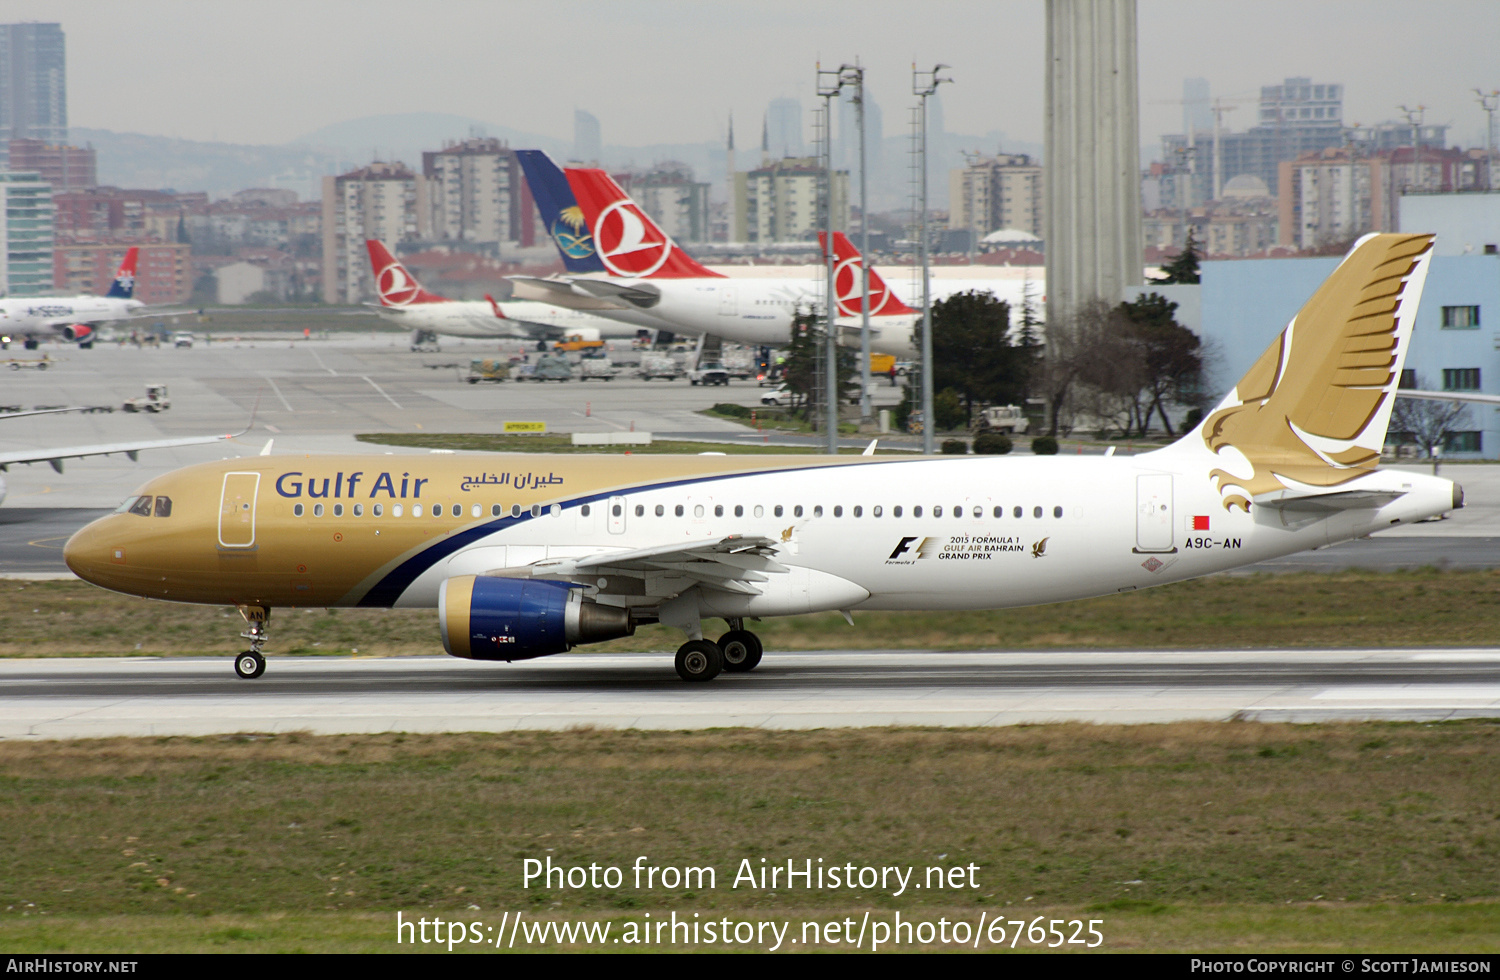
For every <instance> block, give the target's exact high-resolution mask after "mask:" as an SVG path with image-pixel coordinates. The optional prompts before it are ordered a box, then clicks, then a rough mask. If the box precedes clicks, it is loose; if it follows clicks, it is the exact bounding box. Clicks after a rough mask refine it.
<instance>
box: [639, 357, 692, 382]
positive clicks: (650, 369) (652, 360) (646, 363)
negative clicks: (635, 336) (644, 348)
mask: <svg viewBox="0 0 1500 980" xmlns="http://www.w3.org/2000/svg"><path fill="white" fill-rule="evenodd" d="M638 371H639V373H640V376H641V377H642V378H643V379H645V380H647V381H650V380H651V379H653V378H664V379H666V380H667V381H676V380H677V379H678V378H680V377H682V376H683V374H684V373H685V372H684V371H683V370H682V362H681V361H679V360H677V358H675V357H672V356H671V355H670V354H642V355H641V366H640V368H638Z"/></svg>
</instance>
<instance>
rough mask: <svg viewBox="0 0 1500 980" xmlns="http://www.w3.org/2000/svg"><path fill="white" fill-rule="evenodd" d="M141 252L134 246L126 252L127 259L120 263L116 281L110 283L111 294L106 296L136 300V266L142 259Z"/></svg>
mask: <svg viewBox="0 0 1500 980" xmlns="http://www.w3.org/2000/svg"><path fill="white" fill-rule="evenodd" d="M140 254H141V250H140V249H139V248H138V247H137V246H135V245H132V246H130V248H129V249H128V250H127V251H126V252H125V258H124V260H123V261H122V262H121V263H120V268H119V269H117V270H116V271H115V281H114V282H112V283H110V286H109V292H107V293H105V294H104V295H105V296H107V297H109V298H110V299H134V298H135V266H136V262H137V261H139V259H140Z"/></svg>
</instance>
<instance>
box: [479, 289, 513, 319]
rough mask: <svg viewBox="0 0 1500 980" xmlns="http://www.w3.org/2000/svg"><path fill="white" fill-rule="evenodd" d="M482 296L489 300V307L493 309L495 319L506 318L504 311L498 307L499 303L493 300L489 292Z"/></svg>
mask: <svg viewBox="0 0 1500 980" xmlns="http://www.w3.org/2000/svg"><path fill="white" fill-rule="evenodd" d="M484 298H485V299H487V300H489V301H490V309H492V310H494V311H495V319H497V320H505V319H508V317H506V315H505V311H504V310H502V309H501V308H500V304H499V303H497V302H495V297H493V296H491V295H490V294H489V293H485V294H484Z"/></svg>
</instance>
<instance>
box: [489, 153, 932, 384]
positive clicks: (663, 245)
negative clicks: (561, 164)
mask: <svg viewBox="0 0 1500 980" xmlns="http://www.w3.org/2000/svg"><path fill="white" fill-rule="evenodd" d="M517 156H518V158H519V159H520V161H521V166H522V169H523V170H524V171H525V172H526V179H527V182H528V184H529V186H530V187H531V188H532V194H533V197H535V199H536V201H537V203H538V205H539V206H540V207H541V210H542V216H543V220H544V221H545V222H546V223H547V227H548V229H549V231H550V233H551V235H552V238H553V241H554V243H555V244H556V245H557V247H558V251H559V252H561V253H562V256H563V260H564V263H565V265H567V266H568V268H569V270H570V274H569V275H566V276H561V277H555V278H548V279H543V278H537V277H529V276H512V277H510V279H511V282H512V283H514V284H515V287H516V294H517V295H518V296H525V297H528V298H531V299H537V300H541V301H543V302H547V303H553V304H556V305H559V306H566V307H569V308H572V309H591V310H594V311H595V312H597V313H598V314H599V315H600V316H604V317H614V316H619V315H620V311H625V312H631V313H635V314H637V315H639V314H647V315H649V316H651V317H654V318H656V319H657V320H659V321H664V322H665V323H666V324H667V325H669V326H670V327H671V329H673V330H675V331H678V332H682V333H689V334H703V333H708V334H713V335H715V336H718V337H722V338H724V339H725V340H730V341H735V342H737V343H741V344H749V345H769V346H774V347H784V346H786V345H787V343H789V342H790V340H791V335H792V319H793V317H795V316H796V314H797V311H798V310H805V309H808V308H809V307H811V306H814V305H818V304H821V303H823V302H825V301H826V297H825V286H824V285H823V283H822V282H821V281H819V280H814V279H739V278H733V279H731V278H728V277H726V276H723V275H720V274H719V273H717V272H714V271H712V270H710V269H708V268H706V267H705V266H703V265H701V264H700V263H699V262H698V261H697V260H696V259H694V258H693V257H692V256H690V255H688V254H687V253H686V252H684V251H683V250H682V248H681V246H679V245H678V244H677V243H676V242H674V241H673V240H672V237H671V236H670V235H668V234H667V233H666V232H664V231H662V230H661V228H660V227H658V226H657V224H656V223H655V222H654V221H652V220H651V217H650V216H649V215H647V214H646V212H645V211H643V210H642V209H641V208H640V206H639V205H637V204H636V203H635V202H634V201H632V200H631V199H630V197H629V195H627V194H626V193H625V192H624V191H623V190H621V189H620V186H619V185H618V184H616V183H615V182H614V180H613V178H611V177H610V176H609V174H607V173H605V172H604V171H603V170H592V169H572V168H570V169H568V170H566V171H558V170H557V168H556V165H554V164H553V163H552V161H550V160H549V159H547V157H546V155H545V154H543V153H541V152H539V151H536V150H521V151H518V153H517ZM562 178H565V179H562ZM834 237H835V261H836V263H837V268H836V271H835V277H834V282H835V290H836V297H835V298H836V301H837V303H838V309H839V322H840V326H841V327H842V328H843V330H844V331H845V332H846V333H847V332H848V330H849V329H850V328H853V329H854V331H855V333H854V340H855V342H856V343H857V342H858V337H859V335H858V329H859V321H860V310H861V308H862V304H861V299H862V297H861V283H860V279H861V277H860V274H859V269H860V266H861V264H862V262H863V259H862V258H861V257H860V255H859V252H858V251H856V250H855V249H854V246H853V245H852V244H850V242H849V240H848V239H847V238H846V237H844V235H843V233H842V232H836V233H835V236H834ZM819 241H820V242H823V239H822V236H819ZM824 247H826V243H824ZM595 267H597V268H599V269H600V270H602V271H603V272H605V273H607V276H605V277H601V276H590V275H587V274H583V273H587V272H588V271H589V270H591V269H593V268H595ZM870 316H871V318H872V322H871V329H872V333H874V334H875V335H878V336H880V337H881V338H882V341H883V344H882V346H881V347H879V348H877V349H879V350H881V351H882V352H884V353H895V354H910V353H912V352H913V345H912V342H911V325H912V323H913V320H914V317H915V312H914V311H913V310H912V309H910V308H909V307H907V306H906V304H904V303H902V302H901V301H900V300H899V299H897V298H896V297H895V295H894V294H892V293H891V292H890V290H889V288H888V287H887V286H886V285H885V282H884V280H882V279H881V277H880V276H879V274H877V273H876V272H874V270H871V273H870Z"/></svg>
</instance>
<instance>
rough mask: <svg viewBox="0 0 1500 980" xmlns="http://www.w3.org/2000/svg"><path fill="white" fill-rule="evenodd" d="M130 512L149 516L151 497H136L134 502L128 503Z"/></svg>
mask: <svg viewBox="0 0 1500 980" xmlns="http://www.w3.org/2000/svg"><path fill="white" fill-rule="evenodd" d="M130 513H132V514H139V515H140V516H141V517H150V516H151V498H150V497H137V498H136V499H135V503H133V504H131V505H130Z"/></svg>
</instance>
